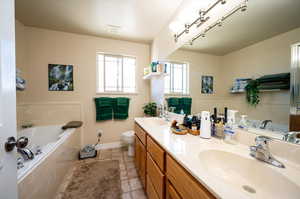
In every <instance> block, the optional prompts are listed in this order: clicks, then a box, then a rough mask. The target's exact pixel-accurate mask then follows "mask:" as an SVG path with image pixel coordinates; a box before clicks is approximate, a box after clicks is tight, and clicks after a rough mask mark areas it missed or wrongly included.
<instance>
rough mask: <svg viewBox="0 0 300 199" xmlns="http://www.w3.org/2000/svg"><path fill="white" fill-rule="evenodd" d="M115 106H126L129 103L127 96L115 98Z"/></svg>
mask: <svg viewBox="0 0 300 199" xmlns="http://www.w3.org/2000/svg"><path fill="white" fill-rule="evenodd" d="M116 101H117V106H128V105H129V98H127V97H118V98H116Z"/></svg>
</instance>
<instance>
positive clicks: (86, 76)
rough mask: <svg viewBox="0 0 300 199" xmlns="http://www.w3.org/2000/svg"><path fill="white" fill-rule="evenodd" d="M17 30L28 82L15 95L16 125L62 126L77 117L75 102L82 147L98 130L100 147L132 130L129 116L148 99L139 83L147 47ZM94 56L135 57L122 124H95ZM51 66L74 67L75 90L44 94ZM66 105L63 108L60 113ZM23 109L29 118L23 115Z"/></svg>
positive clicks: (146, 84)
mask: <svg viewBox="0 0 300 199" xmlns="http://www.w3.org/2000/svg"><path fill="white" fill-rule="evenodd" d="M17 26H21V28H20V27H18V28H17V30H22V31H23V32H21V34H24V38H23V39H24V40H25V41H22V38H21V37H17V45H22V46H25V50H24V51H25V59H23V61H20V65H23V66H25V67H24V68H22V69H23V70H24V73H25V74H26V79H27V89H26V91H24V92H22V93H21V94H19V95H18V98H19V97H20V95H21V97H20V100H19V106H18V109H19V110H23V114H21V113H19V112H22V111H18V114H19V115H25V116H24V117H23V118H20V119H18V120H19V121H23V120H28V119H30V120H33V121H34V123H35V124H36V125H40V124H45V123H47V121H46V120H47V118H49V119H48V120H49V121H48V122H49V123H53V121H55V122H56V121H57V120H58V118H61V119H60V120H59V121H62V122H66V121H68V120H71V119H76V118H77V117H73V116H74V115H73V114H78V112H77V110H76V111H74V110H72V109H71V108H69V107H72V105H75V104H79V107H80V111H81V113H80V114H81V116H80V118H81V119H82V120H83V121H84V127H83V135H82V136H83V137H82V141H83V144H87V143H95V142H96V132H97V130H98V129H102V130H103V131H104V134H103V136H102V140H101V141H102V142H103V143H107V142H116V141H119V140H120V134H121V133H122V132H123V131H126V130H130V129H133V122H134V121H133V118H134V117H137V116H142V115H143V112H142V106H143V104H144V103H146V102H148V101H149V82H147V81H144V80H143V79H142V76H143V68H144V66H146V65H148V64H149V62H150V47H149V45H146V44H139V43H133V42H127V41H118V40H111V39H104V38H98V37H91V36H84V35H78V34H71V33H64V32H57V31H50V30H46V29H38V28H32V27H22V24H20V23H18V24H17ZM17 34H18V33H17ZM19 34H20V33H19ZM18 38H19V39H18ZM97 52H107V53H115V54H125V55H131V56H135V57H136V59H137V85H138V94H136V95H130V96H127V97H130V98H131V101H130V110H129V119H127V120H125V121H106V122H96V121H95V105H94V101H93V99H94V98H95V97H100V96H102V95H97V94H96V53H97ZM22 62H23V63H22ZM51 63H54V64H73V65H74V89H75V90H74V91H73V92H55V91H51V92H50V91H48V64H51ZM114 97H117V96H114ZM64 106H66V107H67V108H64V109H62V107H64ZM24 107H25V108H24ZM28 107H30V108H28ZM24 110H27V113H28V112H29V114H30V115H31V116H30V117H28V116H26V114H24ZM61 110H65V111H61ZM60 114H63V115H60ZM45 115H48V116H49V117H46V116H45ZM56 115H57V117H56ZM44 116H45V117H44ZM22 119H23V120H22Z"/></svg>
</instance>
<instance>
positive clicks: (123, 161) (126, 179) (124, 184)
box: [56, 148, 147, 199]
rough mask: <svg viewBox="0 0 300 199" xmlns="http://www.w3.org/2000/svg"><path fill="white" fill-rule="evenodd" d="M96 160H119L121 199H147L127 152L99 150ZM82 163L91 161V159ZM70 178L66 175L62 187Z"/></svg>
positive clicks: (123, 149) (120, 149)
mask: <svg viewBox="0 0 300 199" xmlns="http://www.w3.org/2000/svg"><path fill="white" fill-rule="evenodd" d="M97 158H99V159H100V160H119V166H120V180H121V188H122V199H147V197H146V195H145V192H144V190H143V188H142V184H141V181H140V179H139V178H138V174H137V170H136V168H135V165H134V159H133V157H129V156H128V155H127V150H126V149H125V148H115V149H106V150H100V151H98V156H97ZM83 161H93V159H87V160H83ZM70 178H71V175H67V177H66V180H65V182H64V183H63V186H62V187H64V186H66V184H67V182H66V181H68V180H69V179H70ZM63 189H64V188H61V191H62V190H63ZM61 191H60V193H61ZM59 195H60V194H58V197H56V199H59V198H60V197H59Z"/></svg>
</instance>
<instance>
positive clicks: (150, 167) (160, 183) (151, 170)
mask: <svg viewBox="0 0 300 199" xmlns="http://www.w3.org/2000/svg"><path fill="white" fill-rule="evenodd" d="M147 175H148V177H149V178H150V180H151V182H152V183H153V187H154V189H155V191H156V193H157V195H158V197H159V198H160V199H163V198H164V186H165V176H164V174H163V173H162V172H161V171H160V169H159V167H158V166H157V165H156V164H155V162H154V161H153V159H152V158H151V156H150V154H149V153H147Z"/></svg>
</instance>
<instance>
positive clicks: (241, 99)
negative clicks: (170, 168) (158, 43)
mask: <svg viewBox="0 0 300 199" xmlns="http://www.w3.org/2000/svg"><path fill="white" fill-rule="evenodd" d="M271 4H272V6H270V5H271ZM299 10H300V1H294V0H285V1H275V2H274V1H272V0H265V1H261V0H251V1H249V2H248V7H247V11H246V12H236V13H234V14H233V15H231V16H230V17H228V18H227V19H226V20H225V21H223V22H222V26H221V27H219V26H216V27H215V28H213V29H211V30H210V31H209V32H207V34H205V37H199V38H197V39H196V40H195V41H194V42H192V45H191V43H190V42H188V43H187V44H186V45H184V46H182V47H181V48H180V49H179V50H177V51H175V52H174V53H173V54H171V55H170V56H169V57H168V60H169V61H170V62H174V63H178V64H180V63H182V64H187V65H188V69H187V70H188V71H189V72H188V74H189V76H188V77H185V75H184V74H183V76H181V77H179V74H180V73H179V72H175V73H174V74H173V76H174V80H173V82H172V81H170V80H168V82H171V83H168V84H169V85H167V87H168V88H169V87H170V85H172V84H174V85H172V86H173V87H174V88H175V90H176V88H177V90H176V91H177V92H173V93H172V92H171V93H169V95H168V96H170V95H174V96H180V97H182V96H183V95H184V96H186V95H187V96H190V97H191V98H192V108H191V112H192V114H198V113H200V112H201V111H204V110H207V111H210V113H211V114H212V113H213V109H214V107H217V109H218V112H220V113H223V112H224V107H228V109H232V110H237V111H238V113H237V119H236V124H240V120H241V119H240V118H241V117H244V118H245V120H246V122H242V123H241V124H243V125H241V127H244V128H247V130H248V131H249V132H253V133H255V134H260V135H266V136H269V137H272V138H275V139H280V140H285V141H289V142H292V143H297V144H300V133H296V132H292V133H289V132H290V131H291V130H292V128H291V126H290V123H292V122H290V119H289V118H290V109H291V110H292V108H290V105H291V104H290V101H292V102H293V104H294V109H295V106H296V109H297V107H298V106H297V103H298V101H297V100H293V99H294V98H295V97H292V98H291V92H290V88H291V87H293V86H295V85H294V84H290V78H292V79H293V81H292V83H293V82H297V81H296V80H298V81H300V76H297V75H296V74H299V73H295V70H296V69H294V70H291V59H292V60H294V61H295V60H296V61H295V62H296V63H294V65H295V66H298V67H299V62H300V61H299V60H300V53H299V52H300V47H299V45H296V46H294V48H297V49H298V50H294V52H295V53H291V52H292V50H291V46H292V45H293V44H296V43H297V42H300V21H299V20H295V19H299V18H300V12H299ZM276 13H281V14H280V16H278V15H277V14H276ZM297 53H298V54H297ZM292 55H293V56H294V57H293V58H292ZM295 56H296V58H295ZM297 56H298V57H297ZM176 75H177V76H178V77H177V76H176ZM184 78H187V79H188V81H187V83H184ZM247 85H248V86H247ZM180 88H183V90H184V89H185V88H188V92H187V93H184V92H179V91H180ZM293 88H294V87H293ZM296 89H298V86H297V85H296ZM293 93H295V91H294V92H293ZM298 93H299V92H297V93H296V94H298ZM298 95H299V94H298ZM247 96H248V97H247ZM297 97H298V98H299V96H296V98H295V99H298V98H297ZM242 115H244V116H242ZM298 125H299V124H298ZM290 129H291V130H290Z"/></svg>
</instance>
